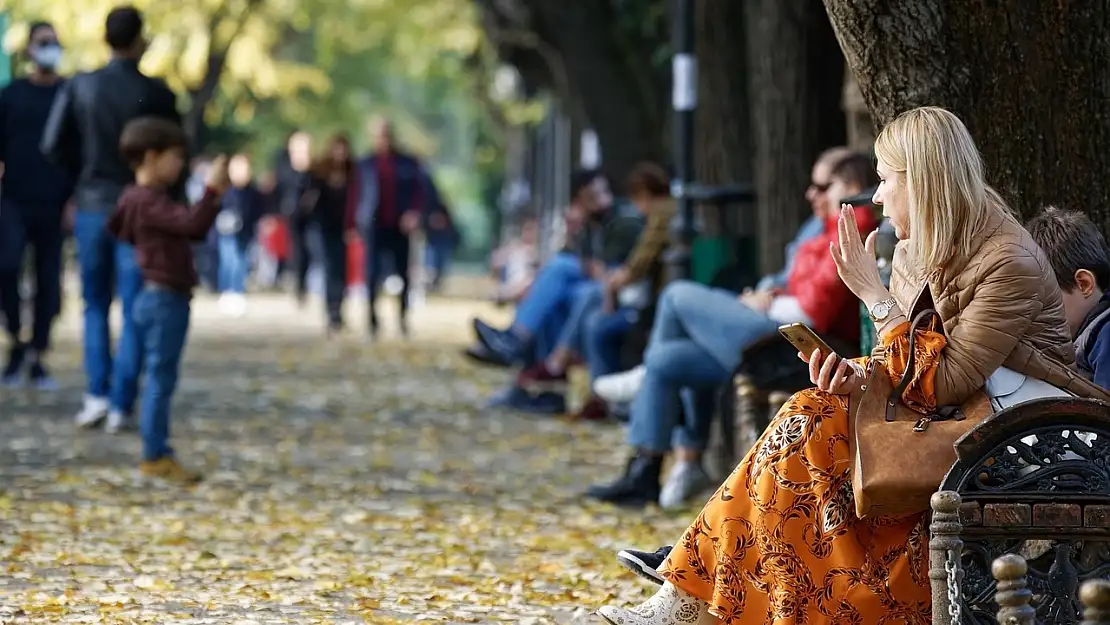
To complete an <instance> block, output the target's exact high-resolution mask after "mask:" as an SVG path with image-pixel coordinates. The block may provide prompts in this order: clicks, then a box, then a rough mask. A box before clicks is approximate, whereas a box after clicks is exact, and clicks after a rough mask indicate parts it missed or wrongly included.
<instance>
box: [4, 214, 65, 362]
mask: <svg viewBox="0 0 1110 625" xmlns="http://www.w3.org/2000/svg"><path fill="white" fill-rule="evenodd" d="M61 211H62V208H61V207H60V206H58V207H50V206H23V205H16V204H15V203H13V202H11V201H10V200H4V201H3V202H0V307H2V309H3V314H4V317H5V318H6V319H7V321H8V334H9V335H10V336H11V337H12V341H13V342H18V341H19V340H20V335H21V334H22V331H23V323H22V321H23V314H22V304H23V299H22V294H21V293H20V289H19V284H20V279H21V277H22V270H23V258H24V256H25V254H26V252H27V250H28V248H30V249H32V250H34V270H35V301H34V305H35V307H34V317H33V325H32V329H31V330H32V334H31V349H34V350H35V351H36V352H40V353H41V352H45V351H47V350H48V349H50V330H51V327H52V326H53V325H54V319H55V318H57V316H58V313H59V312H61V309H62V241H63V236H62V218H61Z"/></svg>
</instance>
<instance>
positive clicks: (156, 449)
mask: <svg viewBox="0 0 1110 625" xmlns="http://www.w3.org/2000/svg"><path fill="white" fill-rule="evenodd" d="M189 314H190V310H189V296H188V295H186V294H183V293H177V292H175V291H170V290H168V289H164V288H162V287H158V286H150V285H148V286H147V287H146V288H144V289H143V291H142V293H140V294H139V297H138V298H137V299H136V300H135V308H134V315H135V325H136V326H137V327H138V329H139V334H140V336H142V340H143V348H144V349H145V351H146V383H145V384H144V385H143V400H142V415H141V416H140V418H139V432H140V434H141V435H142V439H143V460H146V461H153V460H158V459H159V458H164V457H166V456H172V455H173V449H172V448H171V447H170V446H169V438H170V402H171V401H172V400H173V392H174V389H176V388H177V377H178V371H179V370H180V368H181V355H182V353H183V352H184V351H185V337H186V335H187V334H188V333H189Z"/></svg>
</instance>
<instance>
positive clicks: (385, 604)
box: [0, 296, 692, 624]
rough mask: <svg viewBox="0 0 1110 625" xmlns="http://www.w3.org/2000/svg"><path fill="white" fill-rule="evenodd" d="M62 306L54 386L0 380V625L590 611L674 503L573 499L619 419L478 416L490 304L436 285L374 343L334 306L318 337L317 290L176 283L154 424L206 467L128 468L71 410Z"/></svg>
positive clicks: (72, 319)
mask: <svg viewBox="0 0 1110 625" xmlns="http://www.w3.org/2000/svg"><path fill="white" fill-rule="evenodd" d="M386 304H387V305H388V306H387V307H388V308H392V302H386ZM66 307H67V310H66V313H65V315H64V316H63V319H62V320H61V321H60V322H59V330H58V341H57V342H58V345H57V349H56V352H55V354H54V355H53V357H52V360H51V362H52V364H53V365H54V369H55V370H56V373H57V375H58V378H59V381H60V383H61V390H59V391H57V392H54V393H33V392H31V391H26V390H15V391H3V390H0V623H38V622H43V623H46V622H62V623H220V624H223V623H243V624H246V623H259V624H262V623H444V622H446V623H489V622H512V623H533V624H539V623H575V622H592V621H590V620H589V619H588V618H587V617H586V614H587V611H588V610H590V609H593V608H595V607H596V606H598V605H600V604H602V603H603V602H610V601H615V602H618V603H625V602H633V601H639V600H641V599H642V598H644V597H646V596H648V595H649V594H650V588H649V587H647V586H646V585H645V584H644V583H643V582H641V581H640V580H639V579H638V578H635V577H633V576H631V575H630V574H628V573H625V572H624V571H623V570H622V569H620V568H619V567H618V566H617V565H616V563H615V560H614V557H613V556H614V553H615V550H617V549H620V548H624V547H641V548H652V549H654V548H655V547H656V546H658V545H660V544H663V543H666V542H669V541H673V540H674V539H675V538H676V537H677V535H678V533H679V532H680V531H681V530H682V529H683V528H684V527H685V524H686V523H687V522H688V521H689V519H690V518H692V516H691V512H690V511H687V512H684V513H681V514H674V515H670V514H664V513H662V512H660V511H659V510H658V509H651V510H648V511H646V512H643V513H639V512H629V511H624V510H618V509H616V508H612V507H605V506H598V505H593V504H587V503H584V502H583V501H582V499H581V498H580V496H579V495H580V493H581V492H582V490H583V489H584V488H585V487H586V486H587V485H589V484H590V483H593V482H595V481H598V480H599V479H607V478H609V477H611V476H613V475H615V474H616V473H618V472H619V470H620V466H621V464H622V461H623V454H624V453H625V450H624V448H623V446H622V445H621V440H622V432H621V429H620V428H619V427H617V426H615V425H597V424H575V423H570V422H567V421H565V420H562V419H557V418H551V417H534V416H525V415H521V414H516V413H511V412H505V411H491V410H483V409H482V408H481V407H480V406H481V403H482V401H483V400H484V399H485V397H486V396H487V395H488V394H489V393H490V392H492V391H493V390H494V389H496V388H497V387H498V386H500V385H502V384H504V382H505V381H506V380H507V374H506V373H505V372H502V371H495V370H482V369H478V368H475V367H474V366H473V365H471V364H470V363H468V362H467V361H465V360H464V359H463V358H462V357H461V356H460V355H458V351H459V348H460V346H461V345H462V344H463V343H464V342H465V341H466V340H468V339H469V338H470V337H469V336H468V335H467V332H468V324H469V319H470V317H471V316H472V315H473V314H475V313H480V314H486V315H496V314H498V313H496V312H491V310H490V309H487V308H486V307H485V306H484V305H481V304H477V303H475V302H467V301H459V300H451V299H441V300H438V301H437V300H432V301H430V302H429V303H428V305H427V306H425V307H424V308H422V309H420V310H418V311H417V312H416V313H415V316H414V320H413V321H414V323H413V328H414V335H415V336H414V338H413V340H411V341H408V342H404V341H401V340H398V339H395V338H391V337H389V336H388V334H389V331H390V330H391V325H390V323H389V317H385V319H384V321H383V325H384V326H385V332H386V336H385V338H384V339H383V340H381V341H379V342H378V343H375V344H373V345H367V344H365V343H364V342H363V341H362V337H361V334H362V332H361V324H358V323H354V321H356V320H361V319H363V318H364V317H363V315H362V314H361V311H360V308H359V306H358V305H357V303H356V305H353V306H352V307H351V308H352V310H351V314H350V320H351V321H352V324H351V325H352V326H355V328H354V331H353V332H352V336H350V337H348V338H345V339H344V340H342V341H339V342H327V341H324V340H323V332H322V330H321V329H320V326H321V316H322V313H321V312H320V311H319V310H317V309H316V308H312V309H310V310H308V311H298V310H297V309H295V308H294V307H293V306H292V305H291V304H290V302H289V301H287V300H286V299H285V298H283V297H280V296H259V297H257V298H256V299H255V300H254V301H253V303H252V308H251V310H250V311H249V312H248V314H247V315H246V316H245V317H243V318H239V319H230V318H226V317H223V316H221V315H220V314H219V313H218V312H217V311H216V310H215V307H214V305H213V303H212V302H211V300H209V299H206V298H203V297H202V298H200V299H198V300H197V301H196V304H195V306H194V317H193V320H194V321H193V331H192V334H191V337H190V342H189V347H188V350H187V355H186V362H185V364H184V369H183V380H182V382H181V385H180V389H179V393H178V397H177V399H176V401H175V404H174V416H173V441H174V444H175V447H176V449H177V453H178V456H179V457H180V458H181V460H182V461H183V463H184V464H187V465H188V466H190V467H193V468H197V469H200V470H202V471H203V472H204V473H205V475H206V476H207V479H206V481H205V482H204V483H202V484H201V485H199V486H197V487H196V488H194V489H191V490H186V489H182V488H179V487H173V486H165V485H158V484H151V483H148V482H146V481H145V480H143V479H142V478H140V477H139V475H138V473H137V470H136V467H137V460H138V455H139V449H140V446H139V440H138V437H137V435H136V434H134V433H125V434H121V435H116V436H110V435H107V434H104V433H102V432H99V431H90V432H78V431H76V430H75V428H74V427H73V424H72V415H73V414H74V413H75V412H76V410H77V409H78V406H79V403H80V400H81V393H82V387H83V376H82V374H81V370H80V349H79V346H78V343H77V337H78V329H79V326H80V324H79V321H78V316H77V313H78V311H79V307H80V303H79V302H78V301H76V300H75V299H73V298H70V299H69V300H67V305H66ZM383 308H386V307H383ZM500 314H501V318H502V319H504V318H505V317H504V313H503V312H502V313H500Z"/></svg>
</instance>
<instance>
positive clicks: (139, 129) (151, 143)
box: [119, 117, 188, 167]
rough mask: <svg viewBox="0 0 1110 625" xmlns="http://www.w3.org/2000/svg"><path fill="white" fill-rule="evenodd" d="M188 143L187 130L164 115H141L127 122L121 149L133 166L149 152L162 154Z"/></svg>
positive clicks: (140, 161)
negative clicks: (163, 116)
mask: <svg viewBox="0 0 1110 625" xmlns="http://www.w3.org/2000/svg"><path fill="white" fill-rule="evenodd" d="M187 143H188V140H187V138H186V137H185V131H184V130H182V129H181V126H179V125H177V124H176V123H175V122H173V121H170V120H168V119H165V118H162V117H139V118H137V119H133V120H131V121H129V122H127V125H126V126H124V127H123V133H122V134H121V135H120V138H119V150H120V153H121V154H122V155H123V158H124V159H126V160H127V163H128V164H129V165H130V166H131V167H138V166H139V165H140V164H142V162H143V158H144V157H146V153H147V152H154V153H156V154H161V153H162V152H165V151H166V150H172V149H174V148H182V149H184V148H185V146H186V144H187Z"/></svg>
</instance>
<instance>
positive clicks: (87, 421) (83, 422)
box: [73, 395, 109, 428]
mask: <svg viewBox="0 0 1110 625" xmlns="http://www.w3.org/2000/svg"><path fill="white" fill-rule="evenodd" d="M108 408H109V402H108V398H107V397H96V396H95V395H85V405H84V406H82V407H81V412H78V413H77V416H76V417H74V418H73V420H74V422H76V423H77V427H79V428H91V427H93V426H94V425H96V424H97V423H100V421H101V420H102V419H104V417H106V416H108Z"/></svg>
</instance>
